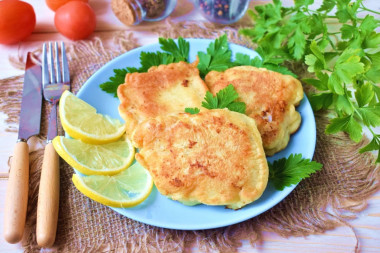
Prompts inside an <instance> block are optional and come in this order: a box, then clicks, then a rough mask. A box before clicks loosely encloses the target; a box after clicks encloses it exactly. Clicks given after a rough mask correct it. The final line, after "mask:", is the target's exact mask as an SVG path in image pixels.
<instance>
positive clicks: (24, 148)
mask: <svg viewBox="0 0 380 253" xmlns="http://www.w3.org/2000/svg"><path fill="white" fill-rule="evenodd" d="M48 51H49V52H48ZM60 55H61V60H60V59H59V50H58V43H57V42H55V43H54V53H53V46H52V43H51V42H50V43H49V50H47V46H46V43H45V44H44V45H43V53H42V68H41V66H39V65H37V64H35V63H34V62H33V61H32V53H30V52H29V53H28V55H27V61H26V66H25V76H24V87H23V93H22V102H21V112H20V123H19V132H18V139H17V143H16V146H15V150H14V155H13V158H12V163H11V170H10V173H9V181H8V187H7V194H6V202H5V210H4V218H5V220H4V237H5V239H6V240H7V241H8V242H9V243H17V242H19V241H20V240H21V239H22V237H23V233H24V227H25V220H26V211H27V204H28V187H29V185H28V183H29V147H28V144H27V140H28V139H29V138H30V137H31V136H34V135H38V134H39V133H40V123H41V108H42V96H43V97H44V99H45V100H46V101H48V102H49V103H51V105H52V106H51V111H50V116H49V125H48V133H47V140H46V141H47V144H46V146H45V151H44V158H43V163H42V169H41V179H40V186H39V194H38V205H37V226H36V234H37V243H38V245H39V246H41V247H50V246H52V245H53V244H54V241H55V235H56V230H57V220H58V207H59V156H58V154H57V153H56V151H55V150H54V147H53V144H52V143H51V141H52V140H53V139H54V137H55V136H57V105H58V102H59V99H60V97H61V95H62V93H63V92H64V91H65V90H69V89H70V75H69V68H68V62H67V57H66V52H65V46H64V44H63V42H62V43H61V53H60ZM48 57H49V59H50V64H49V63H48ZM61 64H62V67H61Z"/></svg>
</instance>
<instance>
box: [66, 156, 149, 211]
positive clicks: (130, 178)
mask: <svg viewBox="0 0 380 253" xmlns="http://www.w3.org/2000/svg"><path fill="white" fill-rule="evenodd" d="M73 182H74V185H75V187H76V188H77V189H78V190H79V191H80V192H81V193H83V194H84V195H86V196H87V197H89V198H90V199H92V200H95V201H97V202H99V203H101V204H103V205H107V206H112V207H133V206H136V205H138V204H140V203H141V202H143V201H144V200H145V199H146V198H147V197H148V196H149V194H150V193H151V191H152V188H153V180H152V177H151V176H150V174H149V172H148V171H147V170H146V169H144V167H142V166H141V165H140V164H139V163H134V164H133V165H132V166H131V167H129V168H128V169H126V170H124V171H123V172H121V173H119V174H116V175H114V176H98V175H93V176H79V175H77V174H74V175H73Z"/></svg>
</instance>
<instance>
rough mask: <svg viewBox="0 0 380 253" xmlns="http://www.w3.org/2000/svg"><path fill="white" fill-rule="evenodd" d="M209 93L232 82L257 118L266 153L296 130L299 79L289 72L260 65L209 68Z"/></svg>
mask: <svg viewBox="0 0 380 253" xmlns="http://www.w3.org/2000/svg"><path fill="white" fill-rule="evenodd" d="M205 81H206V85H207V86H208V88H209V89H210V91H211V93H213V94H216V93H217V92H218V91H219V90H221V89H223V88H225V87H226V86H228V85H229V84H232V85H233V86H234V87H235V89H236V91H237V92H238V93H239V99H240V100H241V101H243V102H244V103H246V105H247V110H246V114H247V115H248V116H249V117H251V118H253V119H254V120H255V121H256V124H257V128H258V129H259V132H260V134H261V137H262V141H263V146H264V150H265V153H266V154H267V155H269V156H271V155H274V154H275V153H276V152H278V151H280V150H282V149H284V148H285V147H286V146H287V145H288V142H289V137H290V134H292V133H294V132H295V131H297V129H298V128H299V126H300V124H301V116H300V114H299V113H298V112H297V111H296V110H295V106H296V105H298V104H299V102H300V101H301V100H302V98H303V89H302V85H301V83H300V82H299V81H298V80H297V79H295V78H293V77H292V76H289V75H283V74H280V73H277V72H273V71H270V70H267V69H263V68H255V67H251V66H239V67H233V68H230V69H227V70H226V71H224V72H216V71H211V72H209V73H208V74H207V75H206V77H205Z"/></svg>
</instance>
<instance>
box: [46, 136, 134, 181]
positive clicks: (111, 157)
mask: <svg viewBox="0 0 380 253" xmlns="http://www.w3.org/2000/svg"><path fill="white" fill-rule="evenodd" d="M53 146H54V148H55V150H56V151H57V153H58V154H59V156H60V157H62V159H64V160H65V161H66V162H67V163H68V164H70V165H71V166H72V167H74V168H75V169H77V170H78V171H79V172H80V173H82V174H85V175H115V174H117V173H119V172H121V171H123V170H125V169H126V168H128V166H129V165H130V164H131V163H132V162H133V160H134V156H135V148H134V147H133V145H132V144H131V142H130V141H129V140H128V139H127V138H126V137H125V136H123V137H122V138H121V139H120V140H118V141H116V142H112V143H107V144H101V145H94V144H88V143H84V142H82V141H80V140H75V139H70V138H65V137H63V136H57V137H55V138H54V140H53Z"/></svg>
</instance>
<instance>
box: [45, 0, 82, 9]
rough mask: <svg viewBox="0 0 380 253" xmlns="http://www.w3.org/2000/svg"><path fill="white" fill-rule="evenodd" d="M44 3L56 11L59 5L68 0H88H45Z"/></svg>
mask: <svg viewBox="0 0 380 253" xmlns="http://www.w3.org/2000/svg"><path fill="white" fill-rule="evenodd" d="M45 1H46V5H47V6H48V7H49V8H50V9H51V10H52V11H56V10H57V9H58V8H59V7H61V6H63V5H64V4H66V3H67V2H70V1H82V2H86V3H88V0H45Z"/></svg>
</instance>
